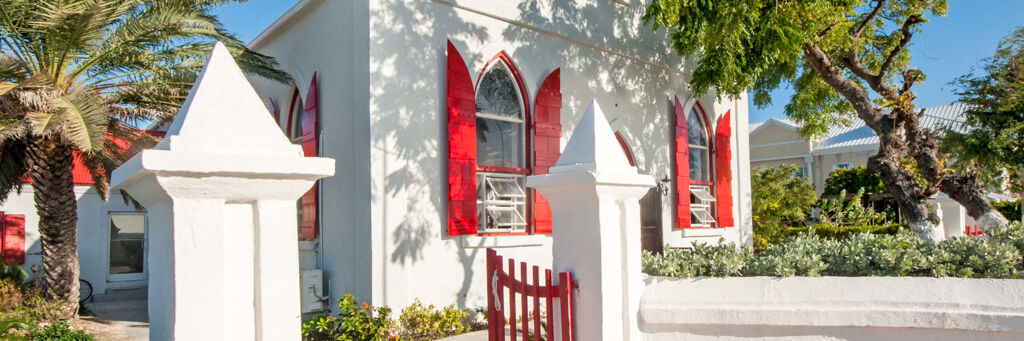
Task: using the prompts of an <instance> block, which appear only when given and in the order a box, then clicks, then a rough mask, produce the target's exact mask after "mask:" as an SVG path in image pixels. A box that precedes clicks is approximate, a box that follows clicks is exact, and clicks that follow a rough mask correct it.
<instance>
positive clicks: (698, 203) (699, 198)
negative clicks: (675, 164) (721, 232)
mask: <svg viewBox="0 0 1024 341" xmlns="http://www.w3.org/2000/svg"><path fill="white" fill-rule="evenodd" d="M690 112H696V113H697V119H698V120H700V121H701V124H702V125H703V130H704V134H705V135H704V137H705V142H706V143H707V150H708V154H707V160H705V162H706V164H705V165H704V166H705V167H707V169H708V176H707V179H708V180H707V181H702V180H693V179H692V178H691V179H689V186H690V194H691V197H690V212H691V214H693V215H697V214H698V213H697V212H696V211H698V210H701V209H702V207H704V208H706V211H705V213H707V214H708V215H709V216H710V217H711V218H712V219H711V220H712V221H713V222H710V223H702V222H700V220H698V219H694V220H691V225H690V226H691V227H696V228H713V227H717V226H718V214H717V212H718V209H717V206H716V205H717V199H716V198H715V193H717V192H716V188H715V179H716V171H717V169H716V164H717V162H715V157H716V153H715V152H716V150H715V148H716V146H715V143H714V141H713V137H714V136H715V135H714V134H713V133H712V129H711V122H712V121H711V119H710V117H708V114H707V111H705V110H704V106H703V105H701V104H700V101H695V102H694V103H693V106H692V107H690V110H688V111H687V124H688V122H689V121H688V120H689V113H690ZM687 130H689V127H687ZM690 146H692V145H690V144H689V142H687V147H690ZM690 155H691V157H693V156H692V153H691V154H690ZM687 162H689V160H687ZM687 176H689V175H687ZM694 218H695V217H694Z"/></svg>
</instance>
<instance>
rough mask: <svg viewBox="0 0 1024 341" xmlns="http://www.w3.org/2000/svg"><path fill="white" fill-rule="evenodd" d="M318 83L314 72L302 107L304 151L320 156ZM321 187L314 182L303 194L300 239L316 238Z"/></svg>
mask: <svg viewBox="0 0 1024 341" xmlns="http://www.w3.org/2000/svg"><path fill="white" fill-rule="evenodd" d="M317 88H318V85H317V80H316V73H313V80H312V81H311V82H310V84H309V91H308V92H307V93H306V103H305V107H304V108H302V109H303V110H302V153H303V154H304V155H306V156H318V155H320V151H319V137H320V136H319V135H320V129H319V127H318V126H317V116H318V113H317V93H318V90H317ZM319 189H320V182H319V181H317V182H316V183H315V184H313V188H311V189H309V191H308V192H306V194H303V195H302V199H301V200H302V228H301V229H300V231H301V232H300V236H299V238H300V239H316V237H317V231H316V227H317V225H318V224H317V219H318V217H319V212H318V211H319V208H320V205H319V203H318V201H319V199H318V198H317V192H318V190H319Z"/></svg>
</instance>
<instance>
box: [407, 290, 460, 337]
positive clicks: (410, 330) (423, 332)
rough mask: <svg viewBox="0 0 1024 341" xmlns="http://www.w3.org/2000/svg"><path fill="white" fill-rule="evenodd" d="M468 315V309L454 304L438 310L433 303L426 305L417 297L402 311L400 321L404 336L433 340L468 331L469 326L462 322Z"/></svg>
mask: <svg viewBox="0 0 1024 341" xmlns="http://www.w3.org/2000/svg"><path fill="white" fill-rule="evenodd" d="M468 316H469V312H468V311H465V310H461V309H459V308H456V307H455V305H454V304H452V305H449V306H447V307H444V308H443V309H441V310H436V308H435V307H434V305H433V304H431V305H428V306H424V305H423V304H422V303H420V300H419V299H417V300H416V301H415V302H413V304H412V305H410V306H408V307H406V308H405V310H403V311H402V315H401V316H399V318H398V321H399V323H400V324H401V336H402V338H409V339H412V340H433V339H437V338H441V337H445V336H452V335H458V334H462V333H465V332H466V331H468V329H469V328H468V327H467V326H465V325H464V324H463V323H462V321H463V320H464V319H466V318H467V317H468Z"/></svg>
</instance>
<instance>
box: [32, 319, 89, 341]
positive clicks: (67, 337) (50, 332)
mask: <svg viewBox="0 0 1024 341" xmlns="http://www.w3.org/2000/svg"><path fill="white" fill-rule="evenodd" d="M31 340H32V341H95V340H96V339H95V338H93V337H92V335H89V334H87V333H86V332H84V331H81V330H72V329H71V326H69V325H68V324H67V322H61V323H55V324H50V325H47V326H45V327H42V328H41V329H38V330H36V331H33V332H32V337H31Z"/></svg>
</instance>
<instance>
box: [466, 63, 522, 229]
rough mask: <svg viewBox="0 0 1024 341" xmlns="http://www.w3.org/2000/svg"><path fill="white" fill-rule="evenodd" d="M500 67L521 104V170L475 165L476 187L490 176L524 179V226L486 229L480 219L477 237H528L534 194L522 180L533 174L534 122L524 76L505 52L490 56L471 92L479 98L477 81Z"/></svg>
mask: <svg viewBox="0 0 1024 341" xmlns="http://www.w3.org/2000/svg"><path fill="white" fill-rule="evenodd" d="M499 64H502V65H504V66H505V67H504V70H505V71H506V72H508V73H510V76H511V78H512V79H513V80H514V82H515V84H516V90H517V91H516V95H517V96H518V97H519V100H520V102H521V109H522V122H520V123H519V124H520V125H521V126H522V129H523V130H522V132H523V140H522V141H521V145H520V148H521V151H522V157H523V167H521V168H520V167H495V166H483V165H477V178H478V180H477V181H478V186H482V185H485V181H483V180H484V177H486V176H488V175H489V174H496V175H514V176H517V177H521V178H522V179H523V181H524V182H523V184H524V186H523V192H524V193H525V194H526V197H525V202H524V203H523V205H524V206H525V207H524V213H525V214H524V215H523V219H524V220H525V225H523V227H522V228H521V229H519V228H515V229H511V230H509V231H499V230H489V229H487V228H486V226H484V224H485V222H486V219H480V220H478V224H479V232H478V234H480V235H499V234H500V235H509V234H513V235H515V234H529V233H530V232H531V231H533V228H534V226H532V223H531V222H532V221H533V204H532V203H533V202H534V199H533V197H534V195H535V194H534V191H533V189H527V188H526V187H525V177H526V176H527V175H532V174H533V158H532V157H531V151H532V150H533V149H532V148H531V146H532V144H533V119H532V116H531V112H530V109H531V106H530V97H529V95H528V94H529V93H530V92H529V91H528V90H527V88H526V83H525V82H524V81H523V77H522V74H521V73H520V72H519V68H518V67H517V66H516V64H515V63H514V62H513V61H512V58H511V57H509V55H508V54H507V53H505V51H501V52H498V53H497V54H496V55H495V56H494V57H492V58H491V59H490V60H489V61H487V63H485V64H484V67H483V69H481V71H480V74H479V75H478V76H477V78H476V82H475V84H474V87H473V88H474V91H476V92H477V95H479V93H478V92H479V89H480V82H481V81H482V80H483V78H484V75H486V74H487V73H488V72H490V71H491V70H492V69H494V68H495V67H497V66H498V65H499ZM480 114H481V113H480V112H477V117H480ZM485 114H486V113H485ZM478 205H479V206H480V208H479V209H478V215H485V214H487V213H486V210H485V209H483V203H481V202H480V199H479V198H478Z"/></svg>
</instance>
